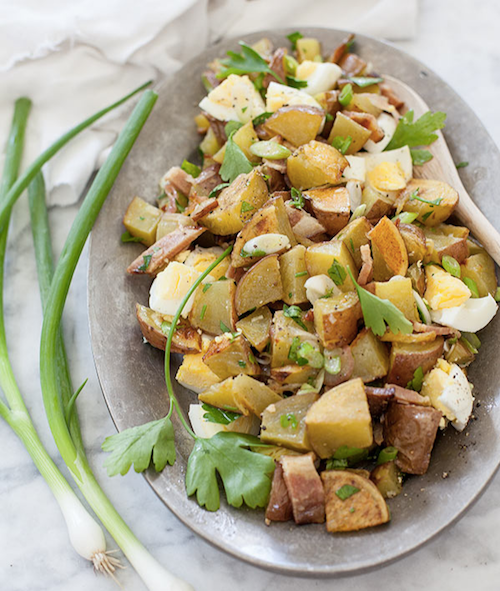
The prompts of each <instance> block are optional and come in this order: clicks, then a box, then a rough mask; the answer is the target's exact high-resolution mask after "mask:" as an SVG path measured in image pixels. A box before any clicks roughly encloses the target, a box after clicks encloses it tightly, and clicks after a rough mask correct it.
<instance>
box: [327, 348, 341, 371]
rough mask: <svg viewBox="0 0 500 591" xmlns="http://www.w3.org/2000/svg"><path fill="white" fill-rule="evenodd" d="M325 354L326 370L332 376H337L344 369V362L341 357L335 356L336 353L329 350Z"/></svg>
mask: <svg viewBox="0 0 500 591" xmlns="http://www.w3.org/2000/svg"><path fill="white" fill-rule="evenodd" d="M323 353H324V355H325V370H326V371H327V372H328V373H329V374H330V375H334V376H335V375H337V374H339V373H340V370H341V369H342V361H341V358H340V355H335V351H330V350H328V349H325V350H324V351H323Z"/></svg>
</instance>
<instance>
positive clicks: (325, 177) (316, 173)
mask: <svg viewBox="0 0 500 591" xmlns="http://www.w3.org/2000/svg"><path fill="white" fill-rule="evenodd" d="M286 163H287V174H288V178H289V179H290V182H291V183H292V185H293V186H294V187H295V188H296V189H301V190H302V189H312V188H313V187H319V186H321V185H326V184H330V185H338V184H340V183H341V182H342V173H343V172H344V169H345V168H347V166H348V164H349V163H348V162H347V160H346V159H345V158H344V156H342V154H341V153H340V152H339V151H338V150H336V149H335V148H333V147H332V146H329V145H328V144H323V143H321V142H317V141H316V140H313V141H311V142H309V143H308V144H304V145H303V146H300V148H298V149H297V150H296V151H295V152H294V153H293V154H292V155H291V156H289V157H288V158H287V161H286Z"/></svg>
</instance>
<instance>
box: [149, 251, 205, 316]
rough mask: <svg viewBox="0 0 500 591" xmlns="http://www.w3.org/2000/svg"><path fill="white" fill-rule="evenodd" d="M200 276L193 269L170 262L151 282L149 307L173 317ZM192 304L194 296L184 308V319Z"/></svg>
mask: <svg viewBox="0 0 500 591" xmlns="http://www.w3.org/2000/svg"><path fill="white" fill-rule="evenodd" d="M200 275H201V273H200V272H199V271H197V270H196V269H194V268H193V267H188V266H187V265H184V264H183V263H178V262H176V261H172V262H171V263H170V264H169V265H168V267H167V268H166V269H165V270H164V271H162V272H161V273H158V275H157V276H156V279H155V280H154V281H153V284H152V285H151V289H150V291H149V307H150V308H151V309H153V310H155V311H156V312H159V313H160V314H166V315H168V316H173V315H174V314H175V313H176V312H177V309H178V308H179V306H180V305H181V303H182V300H183V299H184V297H185V296H186V295H187V293H188V291H189V290H190V288H191V287H192V286H193V283H194V282H195V281H196V280H197V279H198V277H199V276H200ZM193 302H194V294H193V295H192V296H191V297H190V298H189V300H188V302H187V304H186V305H185V306H184V310H183V311H182V316H183V317H184V318H187V315H188V314H189V312H190V311H191V308H192V307H193Z"/></svg>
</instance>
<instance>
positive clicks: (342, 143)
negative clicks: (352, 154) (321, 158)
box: [332, 135, 352, 156]
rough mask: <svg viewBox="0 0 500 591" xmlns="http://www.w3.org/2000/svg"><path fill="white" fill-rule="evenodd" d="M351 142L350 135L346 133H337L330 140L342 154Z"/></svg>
mask: <svg viewBox="0 0 500 591" xmlns="http://www.w3.org/2000/svg"><path fill="white" fill-rule="evenodd" d="M351 144H352V137H351V136H350V135H348V136H347V137H343V136H341V135H337V136H335V137H334V138H333V140H332V146H333V147H334V148H336V149H337V150H338V151H339V152H340V153H341V154H342V156H344V154H345V153H346V152H347V150H348V149H349V146H350V145H351Z"/></svg>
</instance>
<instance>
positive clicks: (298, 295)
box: [279, 244, 309, 305]
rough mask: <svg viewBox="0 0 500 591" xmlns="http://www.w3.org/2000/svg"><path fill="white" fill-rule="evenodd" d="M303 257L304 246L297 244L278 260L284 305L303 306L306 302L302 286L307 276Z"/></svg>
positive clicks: (304, 289) (304, 290) (304, 252)
mask: <svg viewBox="0 0 500 591" xmlns="http://www.w3.org/2000/svg"><path fill="white" fill-rule="evenodd" d="M305 255H306V248H305V246H302V245H301V244H297V246H294V247H293V248H292V249H291V250H289V251H288V252H285V253H284V254H282V255H281V256H280V258H279V263H280V271H281V283H282V285H283V301H284V302H285V303H286V304H289V305H292V304H304V303H305V302H307V296H306V288H305V287H304V285H305V282H306V281H307V278H308V276H309V275H308V273H307V270H306V259H305Z"/></svg>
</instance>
